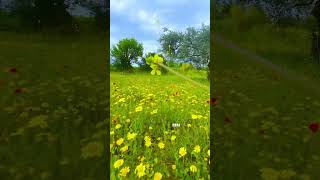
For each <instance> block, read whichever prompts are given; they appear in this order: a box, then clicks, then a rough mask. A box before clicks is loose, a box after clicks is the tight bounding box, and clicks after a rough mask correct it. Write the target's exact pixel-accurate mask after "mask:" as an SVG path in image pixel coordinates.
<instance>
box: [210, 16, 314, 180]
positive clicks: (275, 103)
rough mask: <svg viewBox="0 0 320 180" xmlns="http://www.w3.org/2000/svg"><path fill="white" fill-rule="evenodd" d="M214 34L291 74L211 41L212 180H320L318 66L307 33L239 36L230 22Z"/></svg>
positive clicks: (260, 30)
mask: <svg viewBox="0 0 320 180" xmlns="http://www.w3.org/2000/svg"><path fill="white" fill-rule="evenodd" d="M216 30H217V33H218V34H220V35H221V36H223V37H224V38H226V39H229V40H232V41H233V43H234V44H236V45H237V46H240V47H242V48H245V49H249V50H250V51H251V52H254V53H257V54H259V55H261V56H262V57H264V58H267V60H268V61H270V62H272V63H274V64H275V65H277V66H280V67H281V68H283V69H285V70H286V71H285V73H283V72H279V71H275V70H272V69H270V68H269V67H266V66H265V65H264V64H261V63H259V62H258V61H255V60H254V59H250V57H247V56H244V55H242V54H239V53H237V52H235V51H233V50H232V49H229V48H226V47H225V46H223V45H221V44H219V43H216V42H215V44H213V47H214V57H213V59H212V60H213V62H214V68H215V69H214V89H213V91H214V96H215V97H216V98H217V103H216V105H215V107H214V112H215V113H214V114H213V115H212V116H213V118H214V119H215V120H214V122H215V123H214V124H211V126H212V127H213V128H212V130H213V134H214V136H213V137H211V140H213V141H214V142H213V143H214V147H215V148H214V152H215V154H214V160H215V161H214V162H213V163H214V165H213V166H214V167H213V168H214V170H215V171H214V177H213V179H217V180H218V179H219V180H226V179H230V180H234V179H237V180H247V179H263V180H271V179H274V180H276V179H279V180H281V179H301V180H307V179H309V180H314V179H318V177H319V175H320V174H319V169H320V153H319V152H320V151H319V149H320V144H319V141H320V136H319V135H320V134H319V132H316V131H315V132H313V131H312V128H311V127H312V126H311V125H312V124H313V123H319V121H320V120H319V118H320V111H319V107H320V93H319V92H318V91H316V89H319V85H318V84H319V72H320V71H319V68H320V66H319V65H318V64H316V63H315V62H313V61H312V60H311V59H310V56H309V55H310V52H309V51H308V50H309V49H310V48H309V47H310V44H308V43H309V42H310V41H309V40H308V38H309V37H308V35H309V34H308V33H309V32H308V31H307V30H306V29H304V28H301V27H285V28H284V27H282V28H278V29H276V28H274V27H272V26H271V25H257V26H255V27H253V28H251V29H248V30H246V31H237V32H236V30H235V29H234V28H233V26H232V24H231V21H230V19H224V20H219V21H217V25H216ZM286 73H288V74H286ZM292 75H295V76H299V77H304V78H305V81H300V80H295V79H294V78H288V77H291V76H292ZM310 126H311V127H310ZM315 129H316V128H315ZM315 129H314V130H315Z"/></svg>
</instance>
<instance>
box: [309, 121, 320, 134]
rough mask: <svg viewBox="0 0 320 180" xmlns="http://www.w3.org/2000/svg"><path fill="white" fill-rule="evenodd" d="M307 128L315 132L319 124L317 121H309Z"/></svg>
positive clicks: (319, 126) (319, 127)
mask: <svg viewBox="0 0 320 180" xmlns="http://www.w3.org/2000/svg"><path fill="white" fill-rule="evenodd" d="M309 129H310V130H311V131H312V132H313V133H316V132H317V131H318V130H319V129H320V124H319V123H311V124H310V125H309Z"/></svg>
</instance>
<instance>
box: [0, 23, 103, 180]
mask: <svg viewBox="0 0 320 180" xmlns="http://www.w3.org/2000/svg"><path fill="white" fill-rule="evenodd" d="M87 25H88V24H86V25H85V26H84V25H83V26H80V28H82V30H83V31H81V32H80V34H77V35H76V34H74V35H62V34H56V33H46V34H45V33H22V32H19V33H18V32H9V31H6V32H4V31H2V32H0V39H1V41H0V69H1V71H0V93H1V96H0V109H1V110H0V124H1V125H0V159H1V160H0V177H1V178H0V179H17V180H18V179H104V178H106V177H107V174H106V172H107V171H106V167H107V166H108V163H107V157H106V154H107V153H105V151H106V147H107V143H106V137H107V135H108V134H107V131H106V129H107V128H108V119H107V118H108V111H107V105H108V101H107V99H108V98H109V97H108V96H107V92H108V89H107V83H109V82H108V81H107V71H106V62H103V59H107V58H105V56H104V54H106V46H105V43H106V42H107V40H106V39H105V35H104V34H102V33H101V34H99V33H93V31H91V32H90V31H87V30H84V29H86V28H88V27H89V26H88V27H87Z"/></svg>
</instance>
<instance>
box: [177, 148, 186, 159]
mask: <svg viewBox="0 0 320 180" xmlns="http://www.w3.org/2000/svg"><path fill="white" fill-rule="evenodd" d="M186 154H187V150H186V148H184V147H182V148H180V149H179V157H183V156H185V155H186Z"/></svg>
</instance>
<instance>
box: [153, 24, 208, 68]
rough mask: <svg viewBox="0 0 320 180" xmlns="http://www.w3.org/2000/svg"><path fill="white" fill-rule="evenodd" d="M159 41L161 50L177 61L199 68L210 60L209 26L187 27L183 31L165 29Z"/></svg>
mask: <svg viewBox="0 0 320 180" xmlns="http://www.w3.org/2000/svg"><path fill="white" fill-rule="evenodd" d="M159 42H160V44H161V49H162V52H164V53H165V54H166V55H167V56H169V57H171V58H174V59H175V60H177V61H182V62H189V63H192V64H193V65H194V66H195V67H197V68H200V67H204V66H207V65H208V63H209V61H210V27H209V26H206V25H202V27H201V28H198V29H197V28H194V27H189V28H187V29H186V31H185V32H175V31H165V33H164V34H162V35H161V37H160V39H159Z"/></svg>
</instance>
